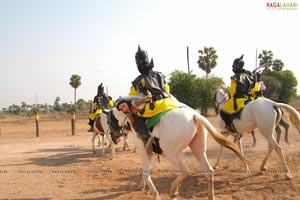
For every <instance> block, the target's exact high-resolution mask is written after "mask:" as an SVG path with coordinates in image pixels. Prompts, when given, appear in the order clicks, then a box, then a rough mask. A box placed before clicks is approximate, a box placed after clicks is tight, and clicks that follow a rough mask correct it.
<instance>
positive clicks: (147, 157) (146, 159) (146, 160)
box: [140, 148, 161, 200]
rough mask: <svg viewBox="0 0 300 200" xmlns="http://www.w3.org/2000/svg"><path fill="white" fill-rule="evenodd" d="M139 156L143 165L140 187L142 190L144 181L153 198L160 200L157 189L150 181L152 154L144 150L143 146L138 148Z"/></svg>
mask: <svg viewBox="0 0 300 200" xmlns="http://www.w3.org/2000/svg"><path fill="white" fill-rule="evenodd" d="M140 157H141V160H142V167H143V173H142V175H143V178H142V182H141V185H140V189H141V190H144V188H145V182H146V183H147V185H148V187H149V189H150V191H151V193H152V197H153V200H160V199H161V198H160V197H159V194H158V191H157V189H156V187H155V185H154V183H153V182H152V179H151V176H150V166H151V158H152V154H148V153H147V152H146V149H144V148H143V149H141V150H140Z"/></svg>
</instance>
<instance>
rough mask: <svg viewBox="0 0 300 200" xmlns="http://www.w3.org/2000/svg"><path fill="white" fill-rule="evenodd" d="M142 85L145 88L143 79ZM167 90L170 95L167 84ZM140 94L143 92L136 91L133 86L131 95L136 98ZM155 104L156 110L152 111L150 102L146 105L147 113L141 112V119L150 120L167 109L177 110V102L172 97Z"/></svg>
mask: <svg viewBox="0 0 300 200" xmlns="http://www.w3.org/2000/svg"><path fill="white" fill-rule="evenodd" d="M141 84H142V86H143V87H144V86H145V83H144V80H143V79H142V80H141ZM165 89H166V92H168V93H169V92H170V90H169V86H168V84H167V83H166V84H165ZM140 93H141V91H140V90H139V89H138V88H137V89H136V88H135V87H134V86H131V89H130V93H129V95H130V96H136V95H138V94H140ZM153 104H154V109H153V110H151V109H150V102H148V103H146V105H145V111H144V112H142V113H141V112H139V113H138V115H139V116H141V117H145V118H150V117H153V116H155V115H157V114H159V113H161V112H163V111H165V110H167V109H172V108H176V105H175V102H174V100H173V99H172V98H171V97H168V98H164V99H161V100H157V101H155V102H154V103H153Z"/></svg>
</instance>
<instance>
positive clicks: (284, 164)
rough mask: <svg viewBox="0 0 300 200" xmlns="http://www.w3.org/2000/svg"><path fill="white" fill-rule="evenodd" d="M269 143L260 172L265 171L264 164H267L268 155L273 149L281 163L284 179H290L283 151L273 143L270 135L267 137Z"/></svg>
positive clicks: (273, 140)
mask: <svg viewBox="0 0 300 200" xmlns="http://www.w3.org/2000/svg"><path fill="white" fill-rule="evenodd" d="M267 139H268V141H269V145H268V153H267V155H266V157H265V158H264V160H263V162H262V165H261V168H260V169H261V171H266V168H265V166H266V164H267V162H268V158H269V156H270V154H271V153H272V151H273V149H275V151H276V153H277V155H278V156H279V158H280V160H281V163H282V167H283V172H284V173H285V177H286V179H291V174H290V170H289V168H288V166H287V164H286V161H285V158H284V154H283V150H282V148H281V146H280V145H279V144H278V143H277V142H276V141H275V139H274V138H273V136H272V135H270V136H269V138H267Z"/></svg>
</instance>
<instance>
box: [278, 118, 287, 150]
mask: <svg viewBox="0 0 300 200" xmlns="http://www.w3.org/2000/svg"><path fill="white" fill-rule="evenodd" d="M279 124H280V125H281V126H283V127H284V130H285V135H284V141H285V142H286V143H288V144H289V143H290V142H289V128H290V125H289V124H288V123H286V122H285V121H283V119H282V118H281V120H280V121H279Z"/></svg>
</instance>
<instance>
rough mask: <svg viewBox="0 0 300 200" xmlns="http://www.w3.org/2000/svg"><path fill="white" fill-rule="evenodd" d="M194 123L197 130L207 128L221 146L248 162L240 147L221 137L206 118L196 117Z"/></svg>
mask: <svg viewBox="0 0 300 200" xmlns="http://www.w3.org/2000/svg"><path fill="white" fill-rule="evenodd" d="M194 122H195V125H196V128H202V127H204V128H206V129H207V130H208V132H209V133H210V135H211V136H212V137H213V138H214V140H216V141H217V142H218V143H219V144H220V145H222V146H224V147H226V148H228V149H230V150H232V151H233V152H234V153H235V154H236V155H237V156H238V157H239V158H240V159H241V160H242V161H243V162H244V161H248V160H247V159H246V158H245V156H243V155H242V152H241V150H240V149H239V147H238V146H237V145H236V144H235V143H233V142H231V141H230V140H229V139H227V138H226V137H224V136H223V135H221V134H220V133H219V132H218V131H217V130H216V129H215V128H214V126H213V125H212V124H211V123H210V122H209V121H208V120H207V119H206V118H205V117H202V116H201V115H194Z"/></svg>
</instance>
